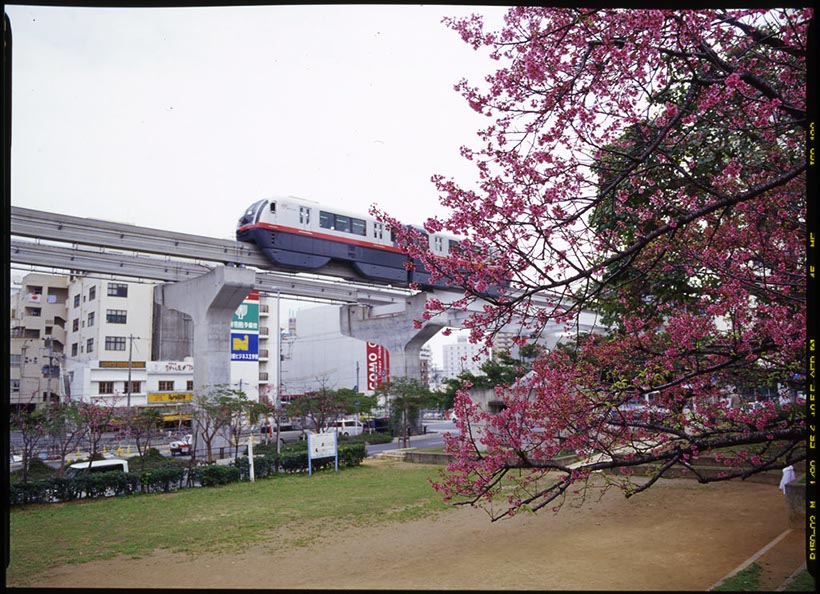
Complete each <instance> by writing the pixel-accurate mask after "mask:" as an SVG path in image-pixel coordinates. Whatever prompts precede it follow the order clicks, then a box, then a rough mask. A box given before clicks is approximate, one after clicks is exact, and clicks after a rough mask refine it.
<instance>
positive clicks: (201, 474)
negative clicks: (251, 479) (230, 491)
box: [194, 464, 241, 487]
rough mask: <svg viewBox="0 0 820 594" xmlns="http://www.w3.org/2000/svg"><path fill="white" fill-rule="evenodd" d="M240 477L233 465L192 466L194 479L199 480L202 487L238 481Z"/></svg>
mask: <svg viewBox="0 0 820 594" xmlns="http://www.w3.org/2000/svg"><path fill="white" fill-rule="evenodd" d="M240 478H241V473H240V471H239V469H238V468H236V467H235V466H221V465H219V464H211V465H207V466H197V467H196V468H194V479H195V480H197V481H199V484H200V485H202V486H203V487H213V486H216V485H227V484H228V483H236V482H239V480H240Z"/></svg>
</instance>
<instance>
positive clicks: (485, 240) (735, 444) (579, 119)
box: [374, 7, 813, 519]
mask: <svg viewBox="0 0 820 594" xmlns="http://www.w3.org/2000/svg"><path fill="white" fill-rule="evenodd" d="M812 17H813V13H812V10H811V9H797V8H791V9H766V10H723V9H717V10H690V11H674V10H623V9H620V10H619V9H566V8H543V7H515V8H511V9H510V10H509V11H508V13H507V14H506V17H505V20H504V25H503V26H502V27H501V29H500V30H499V31H489V30H485V27H484V23H483V21H482V18H481V17H480V16H472V17H469V18H461V19H446V20H445V22H446V24H447V25H448V26H449V27H451V28H452V29H453V30H454V31H455V32H457V33H458V34H460V35H461V37H462V39H463V40H464V41H465V42H466V43H468V44H470V45H472V46H473V48H475V49H476V50H485V51H488V52H489V55H490V57H491V58H492V59H493V60H496V61H497V62H498V70H497V71H496V72H495V73H493V74H490V75H488V76H487V77H486V79H485V81H484V83H483V84H482V85H478V86H474V85H473V84H471V83H470V82H468V81H466V80H463V81H461V82H460V83H458V85H457V86H456V89H457V90H458V91H459V92H460V93H461V94H462V95H463V96H464V97H465V99H466V100H467V101H468V103H469V105H470V106H471V107H472V108H473V109H474V110H475V111H477V112H479V113H481V114H484V115H486V116H487V118H488V125H487V126H486V127H485V128H484V129H482V130H480V131H479V133H478V139H479V142H478V144H477V146H473V147H469V146H465V147H462V149H461V152H462V155H463V156H464V157H465V158H466V159H468V160H470V161H472V162H474V163H475V165H476V168H477V174H478V177H477V182H476V183H475V184H474V185H473V186H469V187H467V186H464V185H463V184H459V183H457V182H456V181H455V180H453V179H449V178H447V177H445V176H444V175H435V176H434V177H433V182H434V183H435V185H436V187H437V189H438V190H439V192H440V197H441V202H442V204H443V205H445V206H447V207H449V208H450V210H451V214H450V215H449V216H447V217H443V218H432V219H429V220H427V222H426V223H425V230H426V231H427V232H447V233H451V234H455V235H457V236H459V237H461V238H463V239H461V240H460V242H459V245H458V247H457V249H455V250H452V251H451V253H450V254H449V255H448V256H447V257H437V256H434V255H433V254H432V253H430V251H429V250H428V247H427V245H425V243H424V242H423V241H422V235H421V234H420V233H418V232H417V231H416V230H414V229H412V228H408V227H404V226H402V225H401V224H400V222H399V221H397V220H395V219H394V218H392V217H390V216H389V215H388V214H387V213H384V212H380V211H378V210H376V209H374V212H375V213H376V214H377V215H378V216H380V217H381V218H383V219H384V220H386V221H387V222H389V223H390V225H391V227H392V228H393V230H394V232H395V233H396V235H397V236H398V239H399V241H400V242H401V244H402V246H403V249H404V250H405V252H406V253H407V254H408V255H409V256H411V257H412V258H414V259H415V261H416V262H417V263H418V265H423V266H424V267H425V268H426V269H427V270H429V271H430V272H431V273H432V275H433V278H434V279H438V280H443V281H446V282H449V283H450V284H451V285H452V286H453V287H455V288H458V289H460V290H463V293H464V297H463V298H460V299H457V300H454V301H451V302H449V303H444V302H440V301H434V300H431V301H430V302H429V303H428V311H427V312H425V317H428V318H429V317H430V316H433V315H435V314H436V313H437V312H438V311H439V310H443V309H445V308H448V307H452V308H465V307H466V306H467V305H468V304H470V303H471V302H472V301H475V300H478V299H481V300H482V301H483V302H484V303H485V306H484V308H483V310H482V311H481V312H480V313H476V314H473V315H472V316H471V318H470V320H469V322H468V325H467V327H468V328H469V329H470V338H471V340H472V341H474V342H478V343H481V344H484V345H486V346H489V345H491V344H492V342H493V337H494V336H495V334H496V333H497V332H498V331H499V329H500V328H502V327H503V326H504V325H505V324H507V323H508V322H510V321H513V320H516V319H521V320H524V321H525V326H524V327H525V332H524V333H522V335H521V336H520V337H519V338H518V341H519V343H521V344H525V343H527V342H528V338H529V337H531V336H538V335H539V333H540V332H541V331H542V330H543V329H545V328H547V327H554V326H555V325H556V324H565V325H566V327H567V330H568V331H571V330H572V329H573V327H574V325H573V322H574V321H575V320H576V319H577V316H578V314H579V313H580V312H581V311H593V312H599V313H600V314H601V319H602V320H604V321H606V322H608V324H609V330H608V332H607V333H606V334H605V335H602V336H599V335H582V334H577V333H576V335H575V337H574V339H573V340H571V341H568V342H567V343H565V344H564V345H563V346H562V348H556V349H553V350H551V351H545V352H543V353H542V354H541V355H540V356H539V357H538V358H537V359H536V360H535V361H534V362H533V366H532V372H531V373H529V374H528V375H527V376H525V377H524V378H522V379H520V380H518V381H517V382H516V383H514V384H512V385H509V386H507V387H498V388H496V391H497V394H498V396H499V398H500V399H501V400H502V401H503V403H504V405H505V406H506V408H505V409H504V410H502V411H501V412H500V413H498V414H495V415H491V414H489V413H488V412H486V411H484V410H481V409H480V408H479V407H478V406H477V405H476V404H474V403H473V402H472V401H471V400H470V398H469V394H468V392H466V391H461V392H459V394H458V395H457V397H456V410H457V412H458V418H459V424H460V426H461V435H460V436H457V437H454V438H452V439H450V440H449V443H448V450H449V451H450V452H451V453H453V454H455V458H456V459H455V461H454V462H453V463H452V464H451V465H450V466H449V467H448V472H446V473H445V474H444V475H443V476H442V479H441V480H440V481H439V482H438V483H437V484H436V488H437V489H439V490H440V491H441V492H442V493H443V494H444V495H445V497H446V498H448V499H451V500H453V501H456V502H461V503H468V504H480V505H485V506H486V507H487V509H488V511H489V512H490V514H491V516H492V517H493V519H498V518H500V517H504V516H506V515H509V514H513V513H515V512H516V511H517V510H521V509H529V510H538V509H541V508H544V507H546V506H549V507H550V508H552V509H556V510H557V509H559V508H560V506H561V505H562V504H563V503H564V502H565V501H567V500H568V499H571V498H572V496H573V495H577V496H584V495H585V494H586V492H587V491H588V489H589V487H590V485H591V484H592V482H591V477H592V476H593V473H594V472H595V471H607V474H606V475H605V476H606V481H604V486H603V487H602V488H603V489H605V490H606V489H611V488H617V489H621V490H622V491H623V492H624V493H625V494H626V495H627V496H631V495H633V494H636V493H639V492H641V491H643V490H645V489H647V488H649V487H651V486H652V485H653V484H655V482H656V481H657V480H658V479H659V478H660V477H662V476H664V474H665V473H668V472H669V471H670V470H671V469H673V468H684V469H686V470H687V471H689V472H691V473H692V476H694V477H696V478H697V479H698V480H700V481H701V482H711V481H718V480H729V479H733V478H746V477H748V476H750V475H752V474H755V473H759V472H762V471H765V470H770V469H780V468H783V467H785V466H787V465H789V464H793V463H795V462H797V461H800V460H803V459H804V458H805V455H806V450H805V440H806V436H807V432H806V422H805V421H806V419H805V411H804V406H801V405H800V400H795V398H794V395H795V393H799V392H801V391H803V392H805V375H802V374H804V373H805V369H806V332H805V324H806V316H805V313H806V293H805V264H806V250H805V233H806V187H805V183H806V150H805V141H806V134H807V130H808V125H809V123H808V119H807V116H806V97H805V94H806V51H807V30H808V27H809V23H810V20H811V19H812ZM536 301H537V303H536ZM545 302H546V303H547V305H546V306H544V305H543V304H544V303H545ZM419 322H420V321H419ZM741 385H757V386H763V385H768V386H779V387H780V389H782V390H783V391H784V396H786V395H789V396H790V397H789V398H784V399H783V404H782V405H781V403H780V402H766V403H763V404H762V405H760V406H757V407H746V406H743V404H742V402H741V403H739V402H738V399H737V398H735V399H734V405H735V406H732V399H731V396H732V395H735V396H736V395H737V392H738V390H739V386H741ZM650 399H651V403H649V400H650ZM631 402H639V403H640V404H639V405H637V406H632V405H631V404H630V403H631ZM566 450H573V451H575V452H577V454H578V455H579V456H580V462H579V463H578V464H576V465H573V466H570V465H567V464H564V463H561V462H560V461H558V460H557V459H556V458H557V456H558V454H559V452H563V451H566ZM707 456H709V457H710V458H712V459H713V460H718V462H719V463H720V464H722V465H723V467H724V471H723V472H721V473H718V474H714V473H706V472H704V471H703V470H701V469H700V468H701V467H699V466H698V464H697V463H696V461H697V460H698V459H699V458H705V457H707ZM638 467H640V468H642V469H648V470H646V472H647V473H648V479H645V478H644V479H638V478H637V476H636V474H633V470H634V469H637V468H638Z"/></svg>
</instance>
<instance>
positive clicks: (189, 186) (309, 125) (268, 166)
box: [6, 5, 505, 238]
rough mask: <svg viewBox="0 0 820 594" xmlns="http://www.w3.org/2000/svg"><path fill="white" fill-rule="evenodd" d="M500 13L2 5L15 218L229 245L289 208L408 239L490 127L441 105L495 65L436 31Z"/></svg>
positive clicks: (466, 169) (457, 99) (468, 174)
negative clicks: (275, 204) (9, 46)
mask: <svg viewBox="0 0 820 594" xmlns="http://www.w3.org/2000/svg"><path fill="white" fill-rule="evenodd" d="M504 10H505V9H503V8H500V7H474V8H469V7H463V6H460V7H455V6H413V5H404V6H246V7H224V8H221V7H204V8H144V9H131V8H62V7H32V6H7V7H6V11H7V13H8V15H9V17H10V19H11V23H12V32H13V39H14V51H13V60H14V62H13V83H12V89H13V103H12V109H13V116H12V125H13V127H12V133H13V139H12V178H11V179H12V186H11V187H12V192H11V200H12V204H13V205H17V206H24V207H28V208H37V209H43V210H49V211H56V212H60V213H65V214H71V215H76V216H83V217H96V218H104V219H108V220H113V221H118V222H124V223H132V224H136V225H143V226H153V227H161V228H165V229H170V230H178V231H181V232H187V233H197V234H202V235H207V236H211V237H219V238H233V233H234V230H235V223H236V220H237V219H238V218H239V216H240V214H241V213H242V211H243V210H244V208H245V207H246V206H247V205H249V204H251V203H252V202H254V201H256V200H258V199H259V198H263V197H266V196H271V195H281V194H286V195H287V194H290V195H295V196H300V197H303V198H308V199H311V200H315V201H318V202H321V203H327V204H329V205H342V204H343V205H344V206H345V207H346V208H348V209H351V210H354V211H361V212H362V213H367V211H368V209H369V207H370V205H371V204H374V203H376V204H378V205H379V206H381V207H383V208H386V209H387V210H388V211H389V212H391V214H395V215H396V216H398V217H399V218H401V219H402V220H404V221H405V222H407V223H420V222H423V220H424V219H425V218H426V217H427V216H429V215H431V214H442V207H441V206H440V205H439V203H438V199H437V193H436V190H435V188H434V186H433V185H432V183H431V182H430V177H431V175H433V174H434V173H442V174H444V175H447V176H454V177H456V178H457V179H461V180H464V181H465V182H466V183H469V180H470V179H472V178H474V177H475V174H474V170H473V168H472V167H470V166H469V164H468V163H467V162H465V161H464V160H463V159H462V158H461V157H460V155H459V147H460V146H461V145H462V144H475V143H476V135H475V133H476V131H477V130H478V129H479V127H481V126H482V125H485V124H486V118H482V117H481V116H479V115H478V114H476V113H474V112H473V111H472V110H471V109H470V108H469V107H468V106H467V103H466V101H465V100H464V99H462V98H461V96H460V95H459V94H458V93H457V92H456V91H455V90H454V89H453V85H454V84H455V83H456V82H458V80H459V79H460V78H462V77H465V76H466V77H467V78H469V79H471V80H476V81H480V80H481V79H482V78H483V76H484V75H485V74H487V73H488V72H490V70H491V69H492V67H493V62H492V61H491V60H489V58H487V56H486V54H485V53H481V52H476V51H474V50H473V49H472V48H471V47H469V46H468V45H467V44H465V43H464V42H463V41H462V40H461V39H460V37H459V35H458V34H457V33H455V32H454V31H452V30H450V29H449V28H447V27H446V26H444V25H443V24H442V23H441V19H442V17H443V16H445V15H466V14H469V13H470V12H474V11H479V12H481V13H484V14H488V15H491V18H493V19H494V20H495V21H496V22H500V17H501V15H503V13H504Z"/></svg>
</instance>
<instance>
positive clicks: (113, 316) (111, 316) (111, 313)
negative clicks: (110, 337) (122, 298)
mask: <svg viewBox="0 0 820 594" xmlns="http://www.w3.org/2000/svg"><path fill="white" fill-rule="evenodd" d="M126 316H127V312H126V311H125V310H124V309H109V310H106V312H105V321H106V322H108V323H109V324H125V318H126Z"/></svg>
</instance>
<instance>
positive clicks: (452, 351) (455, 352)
mask: <svg viewBox="0 0 820 594" xmlns="http://www.w3.org/2000/svg"><path fill="white" fill-rule="evenodd" d="M442 350H443V353H444V377H445V378H451V379H452V378H455V377H458V376H459V375H460V374H461V373H463V372H465V371H469V372H470V373H472V374H473V375H482V374H483V372H482V371H481V365H482V364H483V363H484V361H486V360H487V359H489V355H487V354H486V353H481V352H480V346H479V345H477V344H473V343H471V342H469V340H468V337H467V336H459V337H457V338H456V342H455V343H454V344H445V345H444V346H443V347H442Z"/></svg>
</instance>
